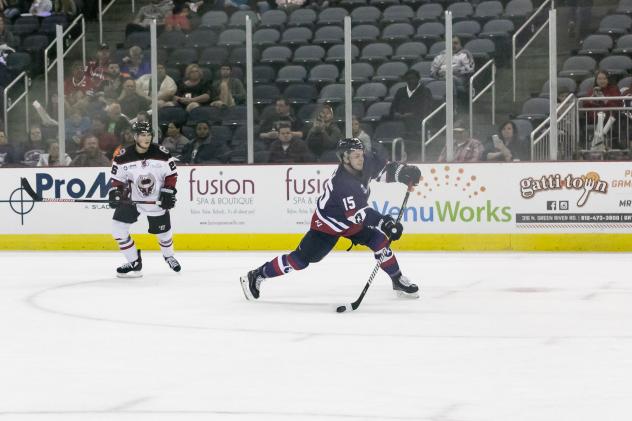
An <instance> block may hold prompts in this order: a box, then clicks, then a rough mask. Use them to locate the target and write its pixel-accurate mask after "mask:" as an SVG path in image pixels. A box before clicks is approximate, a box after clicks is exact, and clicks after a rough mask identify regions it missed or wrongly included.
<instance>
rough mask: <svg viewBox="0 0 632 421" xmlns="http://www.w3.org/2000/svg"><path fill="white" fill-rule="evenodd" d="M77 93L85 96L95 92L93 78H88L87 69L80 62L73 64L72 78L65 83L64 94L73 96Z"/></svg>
mask: <svg viewBox="0 0 632 421" xmlns="http://www.w3.org/2000/svg"><path fill="white" fill-rule="evenodd" d="M77 91H81V92H82V93H83V94H93V93H94V91H95V86H94V85H93V84H92V78H90V77H88V75H87V73H86V69H85V67H84V66H83V64H82V63H81V62H80V61H76V62H74V63H73V64H72V70H71V73H70V77H69V78H68V79H66V80H65V81H64V94H66V95H72V94H73V93H75V92H77Z"/></svg>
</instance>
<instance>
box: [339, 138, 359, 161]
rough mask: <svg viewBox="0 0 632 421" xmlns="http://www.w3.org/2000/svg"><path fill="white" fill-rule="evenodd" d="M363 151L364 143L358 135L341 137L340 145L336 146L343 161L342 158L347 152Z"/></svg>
mask: <svg viewBox="0 0 632 421" xmlns="http://www.w3.org/2000/svg"><path fill="white" fill-rule="evenodd" d="M355 150H359V151H363V150H364V143H362V141H361V140H360V139H358V138H357V137H347V138H345V139H340V140H339V141H338V145H337V146H336V154H337V155H338V159H340V162H342V158H343V157H344V155H345V152H351V151H355Z"/></svg>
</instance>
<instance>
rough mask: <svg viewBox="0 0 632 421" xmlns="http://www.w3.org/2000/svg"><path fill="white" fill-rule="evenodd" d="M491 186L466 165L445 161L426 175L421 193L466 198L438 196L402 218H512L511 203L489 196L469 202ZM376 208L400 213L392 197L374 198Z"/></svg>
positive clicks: (457, 220)
mask: <svg viewBox="0 0 632 421" xmlns="http://www.w3.org/2000/svg"><path fill="white" fill-rule="evenodd" d="M486 191H487V187H486V186H485V185H484V184H481V182H480V180H479V178H478V176H477V175H475V174H468V173H467V171H466V170H465V169H464V168H462V167H451V166H449V165H445V166H443V167H442V168H438V169H437V168H434V167H433V168H431V169H430V174H429V175H427V176H423V177H422V178H421V180H420V183H419V186H418V187H417V195H418V196H421V197H422V198H423V199H428V198H429V197H431V196H433V195H435V194H436V195H437V196H440V195H441V194H443V193H444V192H445V193H449V194H451V195H454V194H455V193H456V194H457V195H458V196H461V197H462V200H435V201H434V203H433V204H432V205H431V206H420V207H408V208H406V210H405V211H404V214H403V217H402V219H403V220H404V221H411V222H434V221H435V220H437V221H439V222H460V223H471V222H490V223H494V222H499V223H500V222H502V223H506V222H510V221H511V218H512V216H511V207H510V206H498V205H495V204H494V203H493V202H492V200H485V202H484V203H483V204H482V205H472V204H470V203H468V201H469V200H471V199H477V198H479V197H481V196H482V195H483V194H485V192H486ZM372 205H373V208H374V209H375V210H377V211H378V212H380V213H382V214H390V215H397V213H398V212H399V208H398V207H391V206H390V203H389V202H388V201H386V202H384V204H383V205H382V206H381V207H380V205H379V204H378V203H377V202H376V201H373V203H372Z"/></svg>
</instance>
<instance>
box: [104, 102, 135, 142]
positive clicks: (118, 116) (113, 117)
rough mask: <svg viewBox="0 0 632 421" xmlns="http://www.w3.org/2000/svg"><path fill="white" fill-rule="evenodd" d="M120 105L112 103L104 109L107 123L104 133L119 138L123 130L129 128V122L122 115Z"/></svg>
mask: <svg viewBox="0 0 632 421" xmlns="http://www.w3.org/2000/svg"><path fill="white" fill-rule="evenodd" d="M121 108H122V107H121V105H120V104H119V103H118V102H113V103H111V104H110V105H108V106H107V107H106V109H105V112H106V115H107V122H106V127H105V131H106V132H108V133H110V134H113V135H114V136H116V137H119V136H120V135H121V133H122V132H123V130H125V129H126V128H127V127H129V125H130V124H129V120H128V119H127V118H126V117H125V116H124V115H123V114H122V110H121Z"/></svg>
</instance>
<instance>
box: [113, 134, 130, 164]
mask: <svg viewBox="0 0 632 421" xmlns="http://www.w3.org/2000/svg"><path fill="white" fill-rule="evenodd" d="M120 142H121V144H120V145H119V146H118V147H117V148H116V149H114V153H112V159H114V157H115V156H117V155H118V154H119V152H120V151H121V149H128V148H130V147H133V146H134V144H135V143H134V133H132V127H131V126H130V127H127V128H125V130H123V132H122V133H121V136H120Z"/></svg>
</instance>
